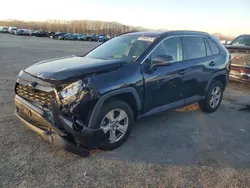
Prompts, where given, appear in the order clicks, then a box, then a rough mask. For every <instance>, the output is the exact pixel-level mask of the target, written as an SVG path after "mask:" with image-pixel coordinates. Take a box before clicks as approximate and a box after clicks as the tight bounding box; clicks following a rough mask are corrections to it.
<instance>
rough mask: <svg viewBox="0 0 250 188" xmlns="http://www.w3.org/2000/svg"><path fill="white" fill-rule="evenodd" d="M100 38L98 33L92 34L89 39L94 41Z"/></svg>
mask: <svg viewBox="0 0 250 188" xmlns="http://www.w3.org/2000/svg"><path fill="white" fill-rule="evenodd" d="M98 40H99V36H98V35H92V36H91V37H90V39H89V41H93V42H97V41H98Z"/></svg>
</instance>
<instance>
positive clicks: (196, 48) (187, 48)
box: [183, 36, 206, 60]
mask: <svg viewBox="0 0 250 188" xmlns="http://www.w3.org/2000/svg"><path fill="white" fill-rule="evenodd" d="M183 44H184V59H185V60H186V59H196V58H201V57H205V56H206V48H205V44H204V41H203V38H202V37H195V36H190V37H183Z"/></svg>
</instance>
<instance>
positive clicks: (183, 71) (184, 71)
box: [180, 69, 188, 74]
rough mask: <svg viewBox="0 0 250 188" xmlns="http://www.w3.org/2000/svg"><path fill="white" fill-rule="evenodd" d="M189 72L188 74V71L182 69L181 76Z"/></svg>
mask: <svg viewBox="0 0 250 188" xmlns="http://www.w3.org/2000/svg"><path fill="white" fill-rule="evenodd" d="M187 72H188V70H187V69H181V70H180V74H185V73H187Z"/></svg>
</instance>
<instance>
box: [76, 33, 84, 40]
mask: <svg viewBox="0 0 250 188" xmlns="http://www.w3.org/2000/svg"><path fill="white" fill-rule="evenodd" d="M77 40H86V35H85V34H80V35H78V37H77Z"/></svg>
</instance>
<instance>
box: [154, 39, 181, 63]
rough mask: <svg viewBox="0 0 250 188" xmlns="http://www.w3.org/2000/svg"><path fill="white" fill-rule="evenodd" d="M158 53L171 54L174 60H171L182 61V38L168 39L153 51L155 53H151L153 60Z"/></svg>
mask: <svg viewBox="0 0 250 188" xmlns="http://www.w3.org/2000/svg"><path fill="white" fill-rule="evenodd" d="M156 55H167V56H170V59H172V60H173V61H171V62H177V61H182V60H183V55H182V42H181V38H180V37H173V38H169V39H166V40H165V41H164V42H162V43H161V44H160V45H159V46H158V47H157V48H156V49H155V50H154V51H153V53H152V54H151V60H152V59H153V58H154V57H155V56H156Z"/></svg>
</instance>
